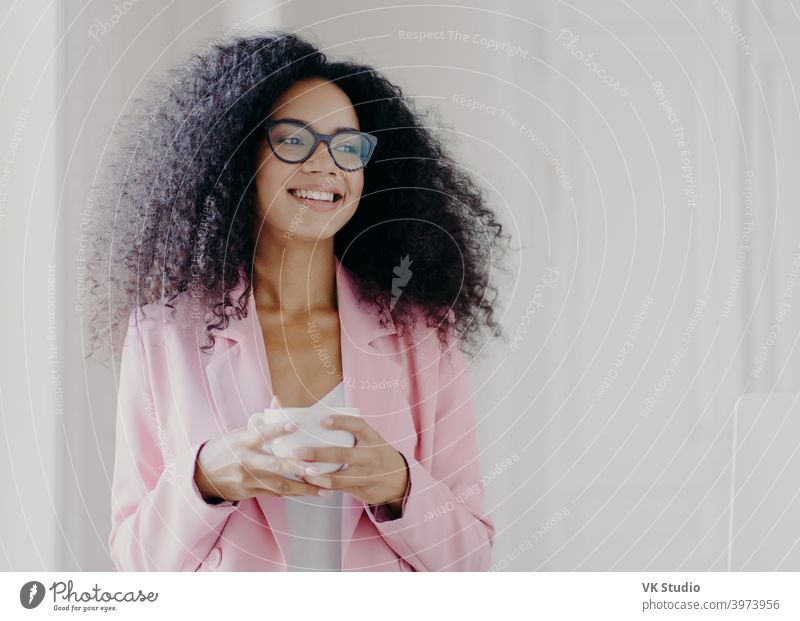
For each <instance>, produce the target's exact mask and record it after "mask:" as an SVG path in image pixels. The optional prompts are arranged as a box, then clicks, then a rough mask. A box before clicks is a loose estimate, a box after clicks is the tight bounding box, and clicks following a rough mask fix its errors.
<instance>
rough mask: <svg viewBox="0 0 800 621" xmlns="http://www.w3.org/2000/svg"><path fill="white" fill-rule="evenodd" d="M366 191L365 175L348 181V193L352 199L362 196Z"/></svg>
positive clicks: (362, 174)
mask: <svg viewBox="0 0 800 621" xmlns="http://www.w3.org/2000/svg"><path fill="white" fill-rule="evenodd" d="M363 190H364V173H361V174H359V175H358V176H357V177H355V176H354V177H350V178H348V179H347V193H348V194H349V195H350V196H351V197H354V198H355V197H358V196H361V192H362V191H363Z"/></svg>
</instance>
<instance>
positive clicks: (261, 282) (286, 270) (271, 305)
mask: <svg viewBox="0 0 800 621" xmlns="http://www.w3.org/2000/svg"><path fill="white" fill-rule="evenodd" d="M275 237H277V236H272V237H269V238H268V237H267V236H264V237H261V240H262V242H263V243H260V244H259V246H258V248H257V250H256V256H255V260H254V264H253V296H254V299H255V302H256V306H257V307H258V308H260V309H263V310H266V311H281V313H282V314H285V315H292V314H295V315H307V314H309V313H312V312H316V311H330V310H334V309H336V307H337V303H336V263H335V261H334V254H333V238H332V237H331V238H328V239H323V240H313V241H307V240H302V239H286V238H284V237H283V236H280V238H279V239H275Z"/></svg>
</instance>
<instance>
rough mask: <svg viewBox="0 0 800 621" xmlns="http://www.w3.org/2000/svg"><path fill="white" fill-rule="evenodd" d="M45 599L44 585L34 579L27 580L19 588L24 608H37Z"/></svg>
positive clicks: (20, 600) (20, 601)
mask: <svg viewBox="0 0 800 621" xmlns="http://www.w3.org/2000/svg"><path fill="white" fill-rule="evenodd" d="M43 599H44V585H43V584H42V583H41V582H37V581H36V580H33V581H31V582H26V583H25V584H23V585H22V588H21V589H20V590H19V603H20V604H22V607H23V608H28V609H30V608H36V607H37V606H38V605H39V604H41V603H42V600H43Z"/></svg>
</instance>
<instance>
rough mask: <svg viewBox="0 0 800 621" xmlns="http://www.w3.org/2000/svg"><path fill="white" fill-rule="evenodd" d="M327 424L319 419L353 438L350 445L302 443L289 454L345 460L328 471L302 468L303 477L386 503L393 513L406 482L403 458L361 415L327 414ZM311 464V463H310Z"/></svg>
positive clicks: (368, 500)
mask: <svg viewBox="0 0 800 621" xmlns="http://www.w3.org/2000/svg"><path fill="white" fill-rule="evenodd" d="M327 418H330V419H331V423H330V424H327V425H326V424H325V423H324V422H323V421H324V419H325V417H323V419H322V420H320V424H321V425H322V426H323V427H325V428H326V429H343V430H345V431H349V432H350V433H352V434H353V435H354V436H355V438H356V444H355V446H353V447H352V448H344V447H339V446H325V447H306V448H303V449H298V450H299V451H300V452H295V453H293V454H292V457H293V458H295V459H301V460H304V461H309V462H312V461H319V462H329V463H334V464H348V466H347V467H346V468H345V469H344V470H338V471H337V472H333V473H331V474H315V473H314V472H313V471H312V472H309V469H308V468H306V474H305V475H304V479H305V480H306V481H307V482H309V483H311V484H312V485H318V486H319V487H325V488H327V489H331V490H341V491H343V492H347V493H348V494H350V495H351V496H354V497H355V498H357V499H358V500H360V501H362V502H365V503H367V504H371V505H380V504H383V503H389V505H390V507H391V508H392V510H393V511H394V513H395V514H396V515H397V514H399V513H400V511H399V508H400V507H401V506H402V502H403V497H404V495H405V491H406V486H407V484H408V466H407V464H406V460H405V458H404V457H403V456H402V455H401V454H400V453H399V452H398V451H397V450H396V449H395V448H394V447H393V446H392V445H391V444H389V443H388V442H386V440H384V439H383V437H382V436H381V435H380V434H379V433H378V432H377V431H376V430H375V429H373V428H372V427H370V426H369V425H368V424H367V423H366V422H364V419H362V418H358V417H356V416H343V415H330V416H328V417H327ZM310 467H313V466H310Z"/></svg>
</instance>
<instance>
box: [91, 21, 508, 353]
mask: <svg viewBox="0 0 800 621" xmlns="http://www.w3.org/2000/svg"><path fill="white" fill-rule="evenodd" d="M312 77H318V78H323V79H325V80H328V81H330V82H332V83H334V84H336V85H337V86H338V87H339V88H341V89H342V90H343V91H344V92H345V93H346V94H347V96H348V97H349V98H350V100H351V102H352V104H353V107H354V109H355V111H356V114H357V116H358V119H359V123H360V126H361V130H362V131H366V132H371V133H373V134H375V135H376V136H377V137H378V144H377V147H376V150H375V153H374V154H373V157H372V160H371V161H370V163H369V165H368V166H367V167H366V169H365V171H364V189H363V192H362V197H361V199H360V202H359V206H358V209H357V210H356V212H355V214H354V215H353V217H352V218H351V219H350V221H348V223H347V224H346V225H345V226H344V227H343V228H342V229H341V230H339V231H338V232H337V233H336V234H335V236H334V253H335V255H336V257H337V258H338V259H339V260H340V261H341V263H342V264H343V265H344V266H346V267H347V268H348V269H349V270H350V271H351V272H352V273H353V274H354V275H355V276H356V279H355V280H356V286H357V293H358V296H359V299H361V300H367V301H369V303H370V304H371V305H374V307H375V309H376V311H377V312H378V314H379V315H380V317H381V324H382V325H384V326H386V325H387V323H386V322H387V321H389V319H388V317H391V320H392V321H393V322H394V324H395V326H396V327H397V330H398V332H399V333H401V334H402V333H403V332H404V330H405V329H406V328H408V327H409V326H413V324H415V323H416V319H417V317H418V316H422V315H424V316H425V319H426V324H427V325H428V327H431V328H433V327H435V328H436V331H437V333H438V337H439V341H440V343H441V345H442V347H444V345H445V344H446V341H447V339H448V332H449V331H454V332H456V333H458V334H459V336H460V338H461V347H462V349H463V350H464V351H465V352H466V351H469V349H470V346H472V345H475V344H476V343H477V339H478V333H479V331H480V330H481V329H482V328H483V327H484V326H485V327H488V328H489V329H490V330H491V331H492V333H493V334H494V335H495V336H502V335H503V331H502V328H501V327H500V325H499V323H498V322H497V321H496V319H495V317H494V315H495V304H496V301H497V297H498V290H497V287H495V286H493V285H490V283H489V275H490V268H492V267H494V266H495V265H496V263H495V262H496V261H497V259H498V258H499V256H500V255H501V250H504V249H503V248H501V244H500V242H501V240H502V239H503V238H504V237H507V236H506V235H504V233H503V227H502V225H501V224H500V223H499V222H498V221H497V220H496V218H495V214H494V213H493V212H492V211H491V210H490V209H489V208H488V207H487V205H486V199H485V198H484V196H483V193H482V191H481V189H479V187H478V186H477V184H476V183H475V182H474V181H473V180H472V179H471V178H470V175H469V174H468V173H467V172H466V171H465V170H464V168H463V167H462V166H460V165H458V164H457V163H454V162H453V161H451V159H450V158H449V157H448V156H447V153H446V150H445V148H444V146H443V145H442V143H441V142H440V140H439V139H438V138H437V137H436V136H434V135H433V134H432V133H431V131H429V129H428V128H427V127H426V126H425V124H424V119H423V116H422V115H421V114H420V113H418V112H417V111H416V110H415V108H414V106H413V103H411V102H410V101H409V100H407V99H406V98H405V97H404V95H403V93H402V91H401V89H400V87H398V86H396V85H395V84H393V83H392V82H390V81H389V80H388V79H387V78H386V77H384V76H383V75H381V74H380V73H378V72H377V70H375V69H374V68H373V67H370V66H368V65H363V64H357V63H355V62H350V61H333V60H330V59H329V58H328V57H327V56H326V55H325V54H324V53H322V52H321V51H320V50H319V49H318V47H317V46H315V45H314V44H312V43H310V42H308V41H307V40H304V39H302V38H300V37H298V36H296V35H293V34H288V33H285V32H282V31H278V30H273V31H269V32H267V33H263V34H257V35H253V34H249V35H244V36H241V35H240V36H237V37H226V38H224V39H222V40H218V41H215V42H214V43H213V44H212V45H209V46H207V48H206V49H205V50H203V51H202V52H201V53H195V54H194V55H192V56H191V57H190V59H189V60H188V62H185V63H183V64H181V65H179V66H176V67H174V68H172V69H170V70H169V71H168V72H167V73H166V76H162V77H161V78H160V79H158V80H155V81H153V82H151V83H150V87H151V89H152V90H153V93H151V94H148V95H146V96H145V97H139V98H137V99H135V100H134V103H133V105H131V106H130V107H129V109H128V111H126V114H125V115H124V116H123V118H122V121H120V123H119V127H120V128H121V136H122V137H121V138H119V142H118V143H116V145H115V147H114V148H113V149H112V151H111V153H112V155H111V158H110V161H109V162H108V163H107V165H106V167H105V169H104V170H105V174H104V176H103V177H102V179H101V181H100V182H99V184H98V185H97V186H96V187H95V188H93V191H94V192H95V196H96V197H97V198H96V199H95V203H96V204H97V205H99V207H100V209H98V214H96V217H95V218H94V219H93V220H92V225H91V227H90V231H89V237H90V244H91V247H90V249H89V252H88V255H87V264H86V273H85V280H84V285H83V287H84V291H85V293H86V295H87V296H89V297H91V298H92V299H93V302H92V303H88V304H87V308H88V309H89V322H88V326H87V328H88V333H89V339H90V341H89V354H88V356H91V355H92V353H94V352H95V351H96V350H101V351H103V352H106V351H108V349H109V348H108V347H106V345H107V344H108V343H107V342H108V341H109V340H110V341H114V340H115V338H114V337H115V335H116V333H117V332H118V331H124V330H126V329H127V326H128V317H129V316H130V315H131V313H132V312H133V311H134V310H135V309H137V308H140V307H143V306H145V305H147V304H163V305H164V306H166V307H168V308H171V309H173V311H174V308H175V307H174V305H173V303H174V302H175V300H176V298H177V297H178V296H179V295H181V294H182V293H184V292H187V291H189V289H190V288H191V295H192V297H193V299H197V300H200V301H201V302H202V305H203V306H202V308H203V311H204V319H203V321H204V323H205V333H206V338H207V342H206V344H205V345H204V346H203V347H201V350H202V351H204V352H208V350H209V349H211V348H212V347H213V345H214V334H213V331H214V330H221V329H224V328H225V327H227V325H228V322H229V320H230V317H231V316H232V315H234V316H236V317H237V318H241V317H243V316H246V314H247V301H248V296H249V295H250V294H251V291H252V281H251V276H250V275H251V274H252V273H253V261H254V255H255V248H256V236H257V231H258V226H259V222H258V220H257V212H258V210H257V208H256V205H257V201H256V200H255V197H256V195H255V183H254V177H255V172H256V168H257V165H258V162H257V157H256V154H257V153H258V147H259V145H260V144H261V141H262V140H264V139H265V136H264V133H263V131H261V132H260V131H258V130H259V129H260V126H261V123H262V122H263V120H264V118H265V115H266V113H267V111H268V110H270V108H271V106H272V105H273V103H274V102H275V101H276V100H277V98H278V97H279V95H280V94H281V93H282V92H284V91H285V90H286V89H287V88H288V87H290V86H291V85H293V84H294V83H295V82H297V81H299V80H303V79H306V78H312ZM402 257H410V258H411V260H412V261H413V275H414V277H413V278H412V279H410V280H409V282H408V283H407V284H406V285H405V287H404V289H403V294H402V296H401V297H400V298H399V299H398V300H396V301H395V300H392V303H393V305H390V295H391V282H392V275H393V269H394V267H395V266H397V265H398V263H400V262H401V258H402ZM241 278H244V279H245V282H244V283H243V284H244V285H245V286H244V289H243V290H242V293H241V295H240V296H239V297H238V299H232V295H231V294H232V292H233V290H234V289H236V288H237V287H238V286H239V285H240V283H241ZM186 295H188V294H186ZM387 313H388V317H387ZM109 337H111V338H109ZM122 337H123V333H120V334H119V336H118V337H117V339H116V342H118V343H119V342H121V340H122ZM111 349H112V350H113V345H112V347H111ZM88 356H87V357H88ZM103 357H104V358H105V354H104V355H103Z"/></svg>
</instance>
